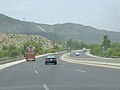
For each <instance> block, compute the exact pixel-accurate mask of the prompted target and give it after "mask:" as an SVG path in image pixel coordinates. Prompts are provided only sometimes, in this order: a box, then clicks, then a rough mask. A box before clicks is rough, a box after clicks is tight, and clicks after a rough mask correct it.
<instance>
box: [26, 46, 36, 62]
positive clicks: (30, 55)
mask: <svg viewBox="0 0 120 90" xmlns="http://www.w3.org/2000/svg"><path fill="white" fill-rule="evenodd" d="M25 58H26V61H35V47H32V46H29V47H27V48H26V51H25Z"/></svg>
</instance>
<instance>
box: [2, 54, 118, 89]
mask: <svg viewBox="0 0 120 90" xmlns="http://www.w3.org/2000/svg"><path fill="white" fill-rule="evenodd" d="M58 57H59V56H58ZM43 58H44V57H41V58H37V59H36V61H35V62H34V61H33V62H24V63H21V64H18V65H14V66H11V67H9V68H6V69H3V70H1V71H0V90H120V70H115V69H108V68H102V67H95V66H86V65H79V64H72V63H68V62H64V61H62V60H60V59H59V58H58V65H45V64H44V59H43Z"/></svg>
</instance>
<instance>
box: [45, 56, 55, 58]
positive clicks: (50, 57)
mask: <svg viewBox="0 0 120 90" xmlns="http://www.w3.org/2000/svg"><path fill="white" fill-rule="evenodd" d="M47 58H55V56H47Z"/></svg>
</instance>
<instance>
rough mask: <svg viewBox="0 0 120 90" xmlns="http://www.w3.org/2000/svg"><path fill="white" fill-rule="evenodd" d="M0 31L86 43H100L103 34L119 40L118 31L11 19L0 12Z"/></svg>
mask: <svg viewBox="0 0 120 90" xmlns="http://www.w3.org/2000/svg"><path fill="white" fill-rule="evenodd" d="M0 32H7V33H8V32H9V33H19V34H34V35H41V36H43V37H46V38H49V39H51V40H55V41H62V42H66V41H67V40H68V39H71V38H72V39H74V40H77V41H84V42H87V43H101V42H102V37H103V35H106V34H107V35H108V36H109V37H110V39H111V41H113V42H120V39H119V38H120V32H113V31H106V30H99V29H96V28H94V27H91V26H84V25H81V24H74V23H64V24H54V25H48V24H39V23H34V22H26V21H20V20H16V19H13V18H11V17H8V16H5V15H3V14H0Z"/></svg>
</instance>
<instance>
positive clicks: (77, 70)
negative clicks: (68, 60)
mask: <svg viewBox="0 0 120 90" xmlns="http://www.w3.org/2000/svg"><path fill="white" fill-rule="evenodd" d="M75 70H76V71H79V72H84V73H86V71H84V70H80V69H75Z"/></svg>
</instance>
